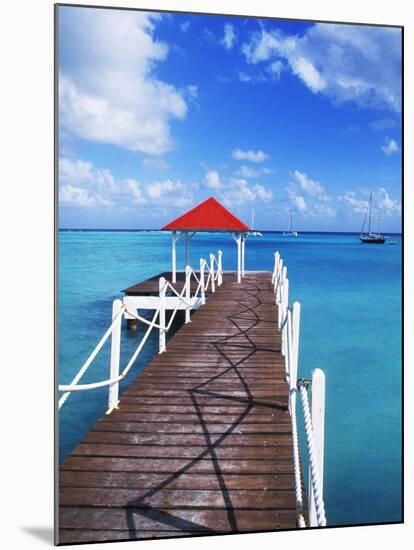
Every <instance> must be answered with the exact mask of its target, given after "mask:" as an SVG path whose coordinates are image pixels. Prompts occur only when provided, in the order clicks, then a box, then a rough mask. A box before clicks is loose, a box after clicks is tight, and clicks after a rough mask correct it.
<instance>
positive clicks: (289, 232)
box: [283, 210, 298, 237]
mask: <svg viewBox="0 0 414 550" xmlns="http://www.w3.org/2000/svg"><path fill="white" fill-rule="evenodd" d="M292 216H293V210H291V211H290V226H289V229H288V230H287V231H284V232H283V235H284V236H285V237H297V236H298V232H297V231H293V224H292Z"/></svg>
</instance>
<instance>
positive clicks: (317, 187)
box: [293, 170, 325, 196]
mask: <svg viewBox="0 0 414 550" xmlns="http://www.w3.org/2000/svg"><path fill="white" fill-rule="evenodd" d="M293 178H294V181H295V182H296V183H297V184H298V185H299V187H300V188H301V189H302V191H304V192H305V193H306V194H307V195H311V196H316V195H322V194H324V193H325V189H324V188H323V187H322V185H321V184H320V183H319V182H318V181H314V180H312V179H310V178H309V177H308V176H307V175H306V174H305V172H299V170H294V171H293Z"/></svg>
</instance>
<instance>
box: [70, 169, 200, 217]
mask: <svg viewBox="0 0 414 550" xmlns="http://www.w3.org/2000/svg"><path fill="white" fill-rule="evenodd" d="M59 189H60V192H59V201H60V204H61V205H62V206H69V205H72V206H78V207H86V208H94V207H106V206H112V205H114V204H115V205H116V206H117V208H124V209H127V210H128V209H130V208H135V207H136V205H146V204H149V205H151V206H152V207H155V208H165V207H166V206H168V207H173V208H175V207H176V208H178V207H187V206H190V205H191V204H193V202H194V196H193V187H192V186H190V185H186V184H184V183H181V182H180V181H172V180H170V179H165V180H162V181H154V182H151V183H146V184H143V183H142V182H138V181H137V180H135V179H133V178H127V179H116V178H115V177H114V176H113V174H112V173H111V171H110V170H107V169H101V168H96V167H95V166H94V165H93V164H92V163H91V162H87V161H83V160H72V159H68V158H62V159H60V161H59Z"/></svg>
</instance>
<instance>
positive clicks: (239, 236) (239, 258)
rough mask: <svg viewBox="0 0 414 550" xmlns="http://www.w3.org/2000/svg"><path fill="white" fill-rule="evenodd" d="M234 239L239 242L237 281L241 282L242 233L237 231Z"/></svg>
mask: <svg viewBox="0 0 414 550" xmlns="http://www.w3.org/2000/svg"><path fill="white" fill-rule="evenodd" d="M233 239H234V240H235V241H236V243H237V282H238V283H241V241H242V234H241V233H235V234H234V235H233Z"/></svg>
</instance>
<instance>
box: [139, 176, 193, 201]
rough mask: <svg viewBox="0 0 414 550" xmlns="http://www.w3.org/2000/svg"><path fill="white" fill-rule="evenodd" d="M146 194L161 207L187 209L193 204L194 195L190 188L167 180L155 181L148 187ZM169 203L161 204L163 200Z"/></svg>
mask: <svg viewBox="0 0 414 550" xmlns="http://www.w3.org/2000/svg"><path fill="white" fill-rule="evenodd" d="M146 192H147V194H148V196H149V197H150V199H152V200H153V202H155V203H156V204H158V205H159V206H165V204H167V205H168V206H174V207H179V206H180V207H185V206H189V205H190V204H191V203H192V202H193V194H192V191H191V190H190V188H189V187H188V186H187V185H185V184H184V183H181V182H180V181H172V180H170V179H166V180H164V181H155V182H153V183H150V184H148V185H147V186H146ZM164 199H165V200H166V201H167V203H164V204H161V202H160V201H161V200H164Z"/></svg>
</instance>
